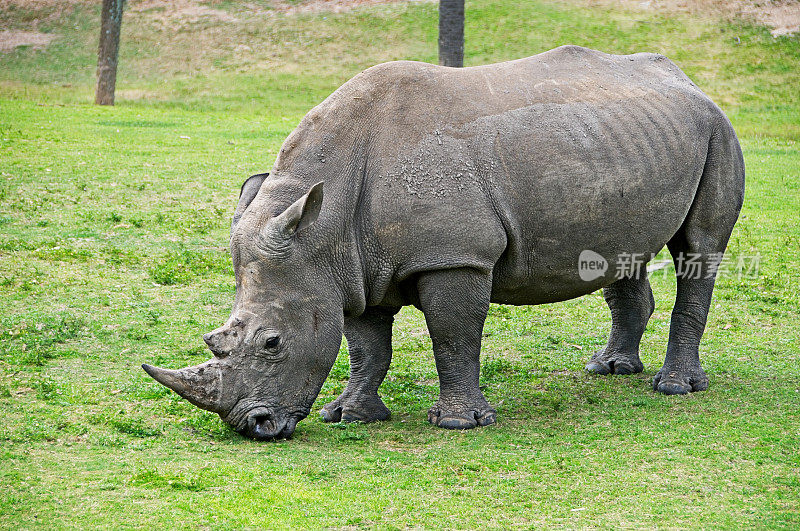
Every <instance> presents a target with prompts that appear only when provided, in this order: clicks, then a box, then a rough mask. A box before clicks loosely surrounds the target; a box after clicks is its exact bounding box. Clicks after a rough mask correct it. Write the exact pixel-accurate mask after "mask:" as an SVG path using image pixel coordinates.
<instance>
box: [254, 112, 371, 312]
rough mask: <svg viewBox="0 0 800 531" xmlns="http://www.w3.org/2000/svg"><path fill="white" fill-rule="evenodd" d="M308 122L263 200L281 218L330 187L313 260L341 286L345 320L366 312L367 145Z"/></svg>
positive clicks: (288, 145)
mask: <svg viewBox="0 0 800 531" xmlns="http://www.w3.org/2000/svg"><path fill="white" fill-rule="evenodd" d="M312 113H314V111H313V110H312V111H311V113H309V115H311V114H312ZM307 121H308V116H307V117H306V118H305V119H304V120H303V121H302V122H301V123H300V125H299V126H298V127H297V129H295V131H294V132H293V133H292V134H291V135H290V136H289V137H288V138H287V139H286V141H285V142H284V144H283V147H282V148H281V152H280V154H279V156H278V159H277V160H276V161H275V165H274V167H273V169H272V172H271V173H270V177H271V180H272V179H274V181H273V182H274V183H275V185H274V187H273V188H272V189H273V190H275V193H274V194H272V195H273V197H271V198H270V200H267V198H263V199H264V200H265V201H266V203H267V204H269V207H270V209H274V210H275V212H274V214H277V213H279V212H280V211H281V210H282V209H284V208H286V207H287V206H289V205H290V204H291V203H292V202H293V201H294V200H296V199H297V198H298V197H299V196H301V195H302V194H304V193H306V192H308V190H309V189H310V188H311V187H312V186H314V185H315V184H316V183H318V182H320V181H323V182H324V183H325V184H324V187H323V190H324V192H323V194H324V199H323V205H322V211H321V212H320V216H319V219H318V220H317V222H316V223H314V225H313V226H312V227H311V228H310V230H312V231H313V235H314V242H313V246H314V249H313V255H314V256H315V257H316V262H317V264H322V263H324V269H325V270H327V272H328V274H329V277H330V280H331V281H332V282H335V283H336V284H337V287H338V288H339V291H340V292H341V294H342V299H343V303H342V304H343V310H344V313H345V315H359V314H360V313H362V312H363V311H364V308H365V306H366V295H365V292H366V289H365V285H364V278H365V275H364V269H363V263H364V262H363V260H362V256H361V249H360V245H359V240H358V234H357V232H358V226H357V223H356V218H357V212H358V205H359V203H360V197H361V187H362V183H363V172H364V169H365V166H364V161H365V156H366V155H365V153H364V151H365V150H364V148H363V146H364V145H366V143H365V142H364V141H363V139H361V138H359V137H357V136H356V135H351V134H342V131H341V130H336V131H333V132H331V133H328V132H326V131H324V130H323V128H321V127H319V124H316V126H313V124H308V123H307Z"/></svg>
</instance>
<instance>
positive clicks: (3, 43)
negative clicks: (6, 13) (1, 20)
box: [0, 30, 57, 52]
mask: <svg viewBox="0 0 800 531" xmlns="http://www.w3.org/2000/svg"><path fill="white" fill-rule="evenodd" d="M56 36H57V35H55V34H53V33H40V32H38V31H18V30H3V31H0V52H10V51H11V50H13V49H15V48H17V47H18V46H32V47H33V48H34V49H37V50H38V49H41V48H44V47H45V46H47V45H48V44H50V42H51V41H52V40H53V39H55V38H56Z"/></svg>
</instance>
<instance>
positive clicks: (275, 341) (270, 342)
mask: <svg viewBox="0 0 800 531" xmlns="http://www.w3.org/2000/svg"><path fill="white" fill-rule="evenodd" d="M280 343H281V338H280V337H278V336H270V337H268V338H267V340H266V341H265V342H264V348H266V349H267V350H275V349H276V348H278V345H280Z"/></svg>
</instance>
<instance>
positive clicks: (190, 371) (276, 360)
mask: <svg viewBox="0 0 800 531" xmlns="http://www.w3.org/2000/svg"><path fill="white" fill-rule="evenodd" d="M265 177H266V175H259V176H253V177H252V178H251V179H250V180H248V182H247V183H245V185H244V186H243V187H242V194H241V198H240V202H239V207H238V208H237V212H236V214H235V215H234V221H233V226H232V229H231V255H232V258H233V265H234V271H235V274H236V298H235V300H234V304H233V311H232V312H231V316H230V318H229V319H228V321H227V322H226V323H225V324H224V325H223V326H221V327H220V328H218V329H216V330H214V331H212V332H209V333H208V334H206V335H204V336H203V339H204V340H205V342H206V344H207V345H208V347H209V349H210V350H211V351H212V352H213V353H214V358H213V359H211V360H209V361H207V362H205V363H203V364H201V365H197V366H195V367H187V368H184V369H180V370H168V369H161V368H158V367H152V366H150V365H143V368H144V370H145V371H147V373H148V374H149V375H150V376H152V377H153V378H154V379H155V380H157V381H158V382H159V383H161V384H163V385H165V386H166V387H169V388H170V389H172V390H173V391H175V392H176V393H178V394H179V395H181V396H182V397H184V398H186V399H187V400H189V401H190V402H191V403H193V404H195V405H196V406H198V407H201V408H203V409H206V410H208V411H213V412H214V413H218V414H219V415H220V417H222V419H223V420H224V421H225V422H227V423H228V424H230V425H231V426H232V427H233V428H234V429H235V430H236V431H238V432H240V433H241V434H243V435H246V436H249V437H253V438H255V439H262V440H263V439H274V438H284V437H288V436H289V435H291V434H292V432H293V431H294V429H295V426H296V425H297V422H298V421H300V420H302V419H303V418H305V417H306V416H307V415H308V413H309V411H310V409H311V405H312V403H313V402H314V399H315V398H316V397H317V394H318V393H319V390H320V387H321V386H322V383H323V382H324V380H325V377H326V376H327V375H328V372H329V371H330V369H331V366H332V365H333V362H334V361H335V359H336V355H337V353H338V350H339V345H340V344H341V338H342V328H343V317H342V304H341V297H340V296H339V295H338V294H337V293H336V291H335V290H333V289H331V290H326V289H325V288H326V283H324V282H323V283H320V282H319V279H320V278H324V277H325V273H324V272H322V271H318V270H316V269H315V268H314V266H313V264H315V263H320V261H318V260H316V259H315V257H314V256H313V254H314V252H315V246H313V245H310V246H309V245H303V242H302V240H303V239H304V237H306V236H308V233H309V232H311V231H309V230H308V228H309V227H310V226H311V225H312V224H313V223H314V222H315V221H316V219H317V216H318V215H319V211H320V207H321V204H322V183H319V184H317V185H315V186H314V187H313V188H312V189H311V190H310V191H309V192H308V193H306V194H305V195H303V196H302V197H300V199H298V200H296V201H294V202H293V203H292V204H291V205H290V206H289V207H288V208H286V209H285V210H283V212H281V213H279V214H277V215H272V214H271V213H270V212H269V210H267V211H266V212H264V211H253V209H251V210H249V211H247V206H248V205H249V203H250V202H251V201H252V200H253V198H254V197H255V195H256V193H257V192H258V190H259V188H260V186H261V185H262V183H263V181H264V178H265ZM269 184H270V183H267V185H266V186H269ZM278 204H280V201H278ZM273 208H274V207H273ZM323 262H324V261H323ZM301 264H302V267H300V265H301ZM327 285H328V286H331V284H327ZM328 291H330V292H328Z"/></svg>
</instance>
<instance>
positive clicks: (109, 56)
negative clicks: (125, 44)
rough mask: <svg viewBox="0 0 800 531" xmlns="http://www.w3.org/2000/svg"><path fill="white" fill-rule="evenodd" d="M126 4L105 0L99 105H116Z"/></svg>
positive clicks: (98, 62) (119, 1)
mask: <svg viewBox="0 0 800 531" xmlns="http://www.w3.org/2000/svg"><path fill="white" fill-rule="evenodd" d="M124 5H125V0H103V16H102V19H101V23H100V47H99V48H98V50H97V90H96V92H95V96H94V102H95V103H96V104H97V105H114V88H115V87H116V84H117V56H118V53H119V33H120V28H121V27H122V8H123V6H124Z"/></svg>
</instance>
